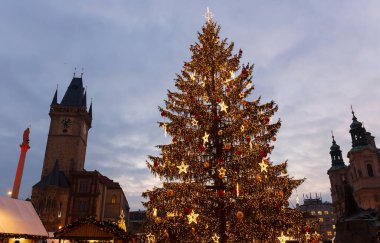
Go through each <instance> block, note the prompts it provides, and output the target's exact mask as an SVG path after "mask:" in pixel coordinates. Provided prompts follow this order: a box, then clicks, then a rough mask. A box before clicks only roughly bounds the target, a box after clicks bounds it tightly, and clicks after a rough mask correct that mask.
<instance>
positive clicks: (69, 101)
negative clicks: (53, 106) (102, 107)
mask: <svg viewBox="0 0 380 243" xmlns="http://www.w3.org/2000/svg"><path fill="white" fill-rule="evenodd" d="M85 99H86V96H85V93H84V87H83V81H82V78H76V77H73V80H71V83H70V85H69V87H68V88H67V90H66V93H65V95H64V96H63V99H62V101H61V105H64V106H86V101H85Z"/></svg>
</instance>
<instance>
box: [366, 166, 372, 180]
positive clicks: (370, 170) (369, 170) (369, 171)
mask: <svg viewBox="0 0 380 243" xmlns="http://www.w3.org/2000/svg"><path fill="white" fill-rule="evenodd" d="M367 171H368V176H369V177H373V170H372V165H371V164H367Z"/></svg>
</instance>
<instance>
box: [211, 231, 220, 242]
mask: <svg viewBox="0 0 380 243" xmlns="http://www.w3.org/2000/svg"><path fill="white" fill-rule="evenodd" d="M211 239H212V241H213V242H214V243H219V239H220V237H219V235H217V234H216V233H215V234H214V235H213V236H212V237H211Z"/></svg>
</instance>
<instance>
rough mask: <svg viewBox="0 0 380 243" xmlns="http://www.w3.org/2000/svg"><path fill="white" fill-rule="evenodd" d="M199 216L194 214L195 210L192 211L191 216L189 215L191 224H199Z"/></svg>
mask: <svg viewBox="0 0 380 243" xmlns="http://www.w3.org/2000/svg"><path fill="white" fill-rule="evenodd" d="M198 216H199V214H197V213H194V210H192V211H191V214H189V215H187V218H188V219H189V224H191V223H195V224H197V218H198Z"/></svg>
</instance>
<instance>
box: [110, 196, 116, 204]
mask: <svg viewBox="0 0 380 243" xmlns="http://www.w3.org/2000/svg"><path fill="white" fill-rule="evenodd" d="M111 203H112V204H116V195H115V194H114V195H112V197H111Z"/></svg>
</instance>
